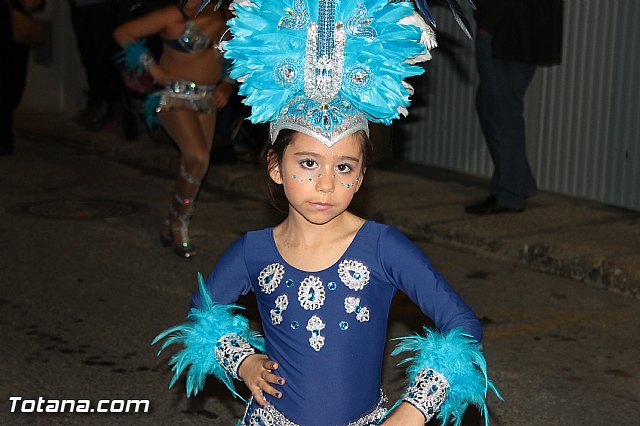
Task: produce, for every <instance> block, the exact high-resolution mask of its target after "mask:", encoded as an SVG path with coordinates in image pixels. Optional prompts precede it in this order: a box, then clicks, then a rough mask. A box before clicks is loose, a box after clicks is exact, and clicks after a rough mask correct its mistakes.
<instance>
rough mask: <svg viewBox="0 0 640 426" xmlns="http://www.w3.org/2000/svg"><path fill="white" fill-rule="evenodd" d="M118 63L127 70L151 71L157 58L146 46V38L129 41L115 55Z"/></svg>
mask: <svg viewBox="0 0 640 426" xmlns="http://www.w3.org/2000/svg"><path fill="white" fill-rule="evenodd" d="M115 61H116V63H117V64H121V65H122V66H123V67H124V68H125V69H126V70H127V71H136V72H144V71H149V69H151V67H152V66H153V64H154V63H155V60H154V59H153V56H151V53H150V52H149V50H148V49H147V47H146V46H145V41H144V39H141V40H137V41H135V42H133V43H129V44H128V45H126V46H125V47H123V48H122V52H120V53H118V54H117V55H116V56H115Z"/></svg>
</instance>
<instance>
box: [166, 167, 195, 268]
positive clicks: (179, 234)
mask: <svg viewBox="0 0 640 426" xmlns="http://www.w3.org/2000/svg"><path fill="white" fill-rule="evenodd" d="M179 178H182V179H184V180H186V181H187V182H188V183H190V184H192V185H195V188H193V190H192V191H189V192H191V196H189V194H180V193H179V190H178V189H176V192H175V194H174V197H173V200H172V202H171V204H169V217H168V218H167V219H166V220H165V222H164V227H163V229H162V230H161V231H160V242H161V243H162V245H163V246H164V247H171V248H172V249H173V251H174V252H175V253H176V254H177V255H178V256H180V257H184V258H187V259H188V258H190V257H193V256H195V255H196V249H195V247H194V246H193V245H191V243H190V241H189V223H190V221H191V217H192V216H193V212H194V209H195V200H196V197H197V195H198V192H199V190H200V183H201V181H202V179H200V178H197V177H195V176H192V175H191V174H189V173H188V172H187V171H186V169H185V168H184V165H181V166H180V175H179ZM178 188H179V185H178Z"/></svg>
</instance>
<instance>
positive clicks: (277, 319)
mask: <svg viewBox="0 0 640 426" xmlns="http://www.w3.org/2000/svg"><path fill="white" fill-rule="evenodd" d="M288 306H289V298H288V297H287V295H286V294H282V295H280V296H278V297H277V298H276V307H275V308H273V309H271V311H270V313H271V323H272V324H273V325H278V324H280V323H281V322H282V313H283V312H284V311H286V310H287V307H288Z"/></svg>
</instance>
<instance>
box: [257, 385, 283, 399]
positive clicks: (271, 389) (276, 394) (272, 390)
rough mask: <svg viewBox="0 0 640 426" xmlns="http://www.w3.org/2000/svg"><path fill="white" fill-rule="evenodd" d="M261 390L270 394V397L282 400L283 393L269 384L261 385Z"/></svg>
mask: <svg viewBox="0 0 640 426" xmlns="http://www.w3.org/2000/svg"><path fill="white" fill-rule="evenodd" d="M260 389H262V392H265V393H268V394H269V395H271V396H274V397H276V398H280V397H281V396H282V392H281V391H280V390H278V389H276V388H274V387H273V386H271V385H270V384H269V383H267V382H263V383H261V385H260Z"/></svg>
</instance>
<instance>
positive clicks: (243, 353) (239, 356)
mask: <svg viewBox="0 0 640 426" xmlns="http://www.w3.org/2000/svg"><path fill="white" fill-rule="evenodd" d="M213 352H214V354H215V357H216V361H218V364H220V365H221V366H222V368H224V369H225V370H226V371H227V373H229V374H230V375H231V377H233V378H234V379H237V378H238V367H240V363H242V361H243V360H244V359H245V358H246V357H248V356H249V355H253V354H254V353H256V351H255V349H253V347H252V346H251V345H250V344H249V342H247V340H246V339H244V338H242V337H240V336H238V335H237V334H235V333H227V334H225V335H224V336H222V337H221V338H220V339H218V341H217V342H216V344H215V346H214V348H213Z"/></svg>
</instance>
